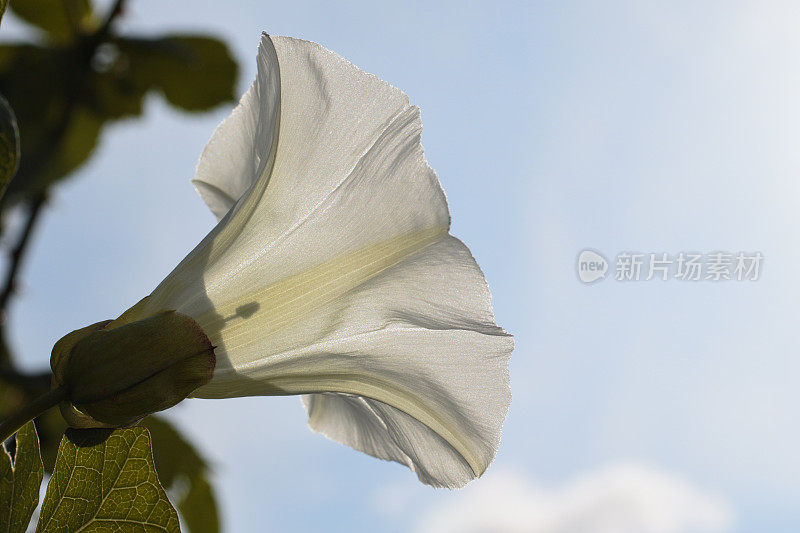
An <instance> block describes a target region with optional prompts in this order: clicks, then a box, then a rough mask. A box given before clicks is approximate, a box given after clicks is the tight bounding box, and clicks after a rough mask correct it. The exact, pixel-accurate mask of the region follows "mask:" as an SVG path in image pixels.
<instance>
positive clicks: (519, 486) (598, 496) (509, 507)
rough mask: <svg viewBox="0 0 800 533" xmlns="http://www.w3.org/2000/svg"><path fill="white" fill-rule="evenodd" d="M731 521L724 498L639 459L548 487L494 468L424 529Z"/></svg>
mask: <svg viewBox="0 0 800 533" xmlns="http://www.w3.org/2000/svg"><path fill="white" fill-rule="evenodd" d="M732 523H733V512H732V510H731V508H730V506H729V504H728V503H727V502H726V501H725V500H723V499H722V498H720V497H718V496H716V495H713V494H710V493H707V492H705V491H703V490H701V489H698V488H697V487H694V486H693V485H692V484H690V483H689V482H688V481H686V480H685V479H683V478H681V477H679V476H676V475H674V474H669V473H665V472H663V471H658V470H655V469H653V468H650V467H645V466H642V465H635V464H623V465H613V466H609V467H605V468H601V469H598V470H595V471H591V472H588V473H586V474H584V475H582V476H581V477H579V478H577V479H575V480H574V481H572V482H571V483H569V484H567V485H565V486H563V487H561V488H558V489H546V488H543V487H540V486H537V485H535V484H534V483H532V482H531V481H530V480H528V479H527V478H526V477H525V476H524V475H522V474H518V473H515V472H511V471H498V472H493V473H492V472H490V473H489V474H487V476H486V477H485V478H483V479H481V480H478V481H477V482H474V483H473V484H472V485H470V486H469V487H467V488H466V489H464V490H462V491H460V492H458V493H453V495H452V497H450V498H446V499H445V500H444V501H443V502H442V503H440V504H438V505H436V506H434V507H433V508H431V509H430V510H429V511H428V512H426V513H424V514H423V517H422V519H421V520H420V521H419V523H418V527H417V530H416V531H417V532H418V533H434V532H435V533H712V532H713V533H720V532H723V531H728V530H729V529H730V528H731V525H732Z"/></svg>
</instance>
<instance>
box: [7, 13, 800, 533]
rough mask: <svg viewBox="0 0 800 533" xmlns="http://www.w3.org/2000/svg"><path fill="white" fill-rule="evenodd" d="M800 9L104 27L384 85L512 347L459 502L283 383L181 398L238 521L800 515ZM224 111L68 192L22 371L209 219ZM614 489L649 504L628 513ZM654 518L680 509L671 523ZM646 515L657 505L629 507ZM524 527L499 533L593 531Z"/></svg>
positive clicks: (269, 526)
mask: <svg viewBox="0 0 800 533" xmlns="http://www.w3.org/2000/svg"><path fill="white" fill-rule="evenodd" d="M798 24H800V6H797V5H796V4H793V3H790V2H724V3H723V2H691V3H690V2H686V3H675V2H653V3H642V2H634V1H631V2H603V3H589V2H569V3H557V2H483V3H482V2H404V3H396V4H390V3H384V2H343V3H331V2H301V1H297V2H285V3H274V2H261V1H246V0H231V1H230V2H228V3H226V4H225V5H224V6H223V5H222V4H220V3H219V2H210V1H196V2H158V1H155V0H149V1H146V0H132V1H131V2H130V9H129V13H128V15H127V17H126V18H125V19H124V22H123V24H122V26H121V27H122V28H123V29H125V30H129V31H137V32H147V33H153V34H157V33H159V32H166V31H190V32H213V33H215V34H216V35H218V36H219V37H221V38H223V39H225V40H226V41H227V42H228V43H230V45H231V46H232V48H233V50H234V52H235V54H236V56H237V58H238V59H239V61H240V64H241V77H240V84H239V86H240V89H241V91H243V90H244V89H245V88H246V87H247V85H248V84H249V83H250V81H251V80H252V78H253V76H254V74H255V61H254V57H255V52H256V46H257V43H258V39H259V35H260V33H261V31H267V32H269V33H272V34H277V35H290V36H294V37H300V38H304V39H309V40H314V41H317V42H319V43H321V44H323V45H324V46H325V47H327V48H330V49H332V50H334V51H336V52H338V53H339V54H341V55H342V56H344V57H346V58H348V59H349V60H351V61H352V62H354V63H355V64H356V65H358V66H360V67H361V68H363V69H364V70H366V71H368V72H372V73H374V74H376V75H378V76H380V77H381V78H383V79H385V80H387V81H389V82H391V83H392V84H393V85H395V86H397V87H400V88H401V89H403V90H404V91H405V92H406V93H407V94H408V95H409V96H410V98H411V101H412V103H414V104H416V105H418V106H419V107H420V108H421V109H422V120H423V123H424V125H425V131H424V133H423V144H424V146H425V149H426V155H427V157H428V159H429V161H430V163H431V165H432V166H433V167H434V168H435V169H436V171H437V173H438V175H439V177H440V180H441V181H442V184H443V187H444V189H445V191H446V193H447V195H448V200H449V203H450V209H451V213H452V216H453V229H452V232H453V233H454V234H455V235H456V236H458V237H459V238H461V239H462V240H464V241H465V242H466V243H467V244H468V245H469V247H470V248H471V250H472V252H473V254H474V255H475V257H476V258H477V260H478V262H479V264H480V265H481V267H482V268H483V269H484V271H485V273H486V277H487V279H488V280H489V283H490V286H491V288H492V292H493V294H494V305H495V312H496V315H497V319H498V322H499V323H500V324H501V325H503V326H504V327H505V328H506V329H507V330H508V331H510V332H512V333H513V334H514V335H515V337H516V342H517V344H516V346H517V347H516V350H515V352H514V356H513V358H512V363H511V377H512V391H513V394H514V400H513V403H512V407H511V411H510V413H509V416H508V420H507V423H506V427H505V431H504V437H503V443H502V445H501V449H500V452H499V454H498V457H497V460H496V461H495V463H494V464H493V466H492V467H490V469H489V472H488V473H487V475H486V477H485V478H484V479H482V480H479V481H477V482H474V483H473V484H472V485H470V487H469V488H468V489H466V490H464V491H460V492H447V491H436V490H433V489H430V488H427V487H424V486H422V485H420V484H419V483H418V482H417V481H416V477H415V476H414V475H413V474H412V473H410V472H408V471H407V470H406V469H404V468H403V467H400V466H397V465H394V464H388V463H383V462H380V461H377V460H374V459H371V458H369V457H366V456H363V455H361V454H358V453H356V452H354V451H352V450H350V449H348V448H345V447H343V446H340V445H338V444H335V443H332V442H329V441H327V440H326V439H324V438H323V437H321V436H319V435H316V434H313V433H312V432H310V431H309V430H308V428H307V427H306V423H305V415H304V412H303V409H302V406H301V404H300V401H299V400H298V399H297V398H250V399H240V400H225V401H217V400H213V401H212V400H193V401H187V402H184V403H183V404H181V405H180V406H178V407H176V408H175V409H173V410H172V411H171V412H170V417H171V418H172V419H173V420H174V421H175V423H176V424H178V425H179V426H180V427H181V428H182V429H183V430H184V431H185V432H186V433H188V434H190V435H192V436H193V437H194V438H195V442H196V444H197V446H198V447H199V448H200V449H202V450H203V453H205V455H206V456H208V457H209V459H211V460H212V462H213V464H214V472H215V479H216V487H217V493H218V495H219V498H220V500H221V503H222V512H223V516H224V519H225V522H226V524H227V525H228V526H229V530H230V531H261V530H273V531H307V530H319V529H323V528H324V529H325V530H327V531H373V530H376V529H380V530H385V531H408V530H419V531H425V530H426V528H428V529H430V528H431V527H432V526H431V524H432V523H435V519H436V517H441V516H445V517H447V516H448V515H447V513H448V512H451V513H458V512H463V509H464V507H463V504H460V503H459V502H462V501H464V502H469V501H477V502H482V501H483V502H493V503H491V504H489V503H486V504H485V505H484V507H486V509H485V510H481V511H480V512H484V513H485V516H484V517H483V518H486V517H487V516H488V517H489V518H488V519H487V520H490V521H491V517H493V516H495V517H503V516H506V517H507V516H509V513H510V514H512V515H513V514H514V510H513V509H511V508H508V509H506V508H504V507H503V506H504V505H510V504H509V503H508V502H514V501H516V500H514V498H517V499H519V500H520V502H519V505H516V507H520V506H524V505H525V504H526V502H527V503H529V504H530V506H531V508H532V509H534V511H536V510H540V511H541V514H542V515H544V514H547V513H550V514H549V515H548V516H550V515H552V516H556V515H557V514H558V513H557V512H556V511H554V509H556V508H557V509H560V510H559V511H558V512H561V513H562V515H564V516H576V515H578V514H580V515H581V516H593V515H591V512H600V511H597V509H601V510H602V509H606V507H607V508H608V509H611V510H610V511H608V512H607V513H605V514H604V515H603V516H606V515H607V516H611V515H613V516H623V515H624V516H623V518H620V519H619V520H622V521H621V522H618V523H619V524H623V526H620V527H622V528H623V529H620V531H631V532H634V531H645V530H648V531H649V530H652V531H656V530H657V531H669V532H672V531H735V532H749V531H754V532H755V531H758V532H761V531H772V532H779V531H796V530H797V529H798V528H800V511H798V507H797V505H796V501H797V496H798V493H800V481H798V480H800V459H798V457H799V456H798V454H797V450H798V449H799V448H800V431H798V423H797V422H798V415H797V407H796V406H797V405H798V400H800V392H798V388H797V386H796V382H797V376H798V371H800V358H798V354H797V348H798V344H799V342H798V341H800V334H799V333H798V331H800V329H798V328H797V320H798V303H797V302H798V301H800V298H799V297H800V283H799V282H798V277H797V275H796V273H795V272H796V265H797V264H798V263H799V262H800V246H799V245H798V244H799V243H800V240H799V239H798V229H800V214H798V207H800V194H798V193H800V185H799V184H798V175H800V156H798V155H797V154H798V153H800V151H798V149H797V146H798V141H800V126H798V124H800V120H798V119H800V103H798V96H797V95H798V94H800V61H798V57H800V54H799V52H800V34H798V32H797V31H796V29H797V27H798ZM3 31H4V32H5V33H6V35H7V36H14V35H20V33H21V31H20V26H19V25H18V24H15V23H14V21H13V20H9V21H4V27H3ZM229 111H230V108H227V109H226V108H220V109H219V110H217V111H215V112H213V113H208V114H204V115H186V114H182V113H179V112H175V111H173V110H171V109H169V108H168V107H167V106H166V105H165V104H164V103H163V102H162V101H161V100H160V98H159V97H157V96H155V97H153V98H151V99H150V100H149V101H148V102H147V110H146V115H145V118H144V119H143V120H136V121H128V122H123V123H120V124H117V125H115V126H113V127H111V128H109V129H108V130H107V131H106V133H105V136H104V138H103V141H102V144H101V147H100V149H99V150H98V152H97V154H96V156H95V157H94V159H93V160H92V162H91V163H90V164H89V165H88V166H87V167H85V168H84V169H83V170H82V171H81V172H80V173H79V174H78V175H76V176H75V177H74V179H72V180H71V181H70V182H68V183H67V184H65V185H64V186H62V187H61V188H60V189H59V191H58V193H57V194H56V195H55V198H54V199H53V201H52V206H51V209H50V211H49V212H48V214H47V216H46V217H45V218H44V221H43V222H44V223H43V224H42V226H41V231H40V232H39V234H38V239H37V241H36V242H35V245H34V246H33V248H32V250H31V255H30V261H29V262H28V264H27V265H26V268H25V272H24V275H23V278H24V282H25V286H26V290H25V291H24V293H23V294H22V295H21V296H20V298H18V300H17V301H16V303H15V308H14V310H13V312H12V323H11V327H12V332H13V335H12V341H13V343H14V345H15V347H16V348H17V351H18V352H19V353H20V354H22V355H23V357H24V362H25V364H26V365H28V366H29V367H31V368H34V367H40V366H42V365H43V364H46V361H47V357H48V356H49V352H50V349H51V347H52V345H53V343H54V342H55V341H56V340H57V339H58V338H60V337H61V336H62V335H63V334H64V333H66V332H68V331H71V330H73V329H76V328H78V327H81V326H84V325H86V324H89V323H93V322H96V321H98V320H101V319H105V318H111V317H114V316H116V315H117V314H119V313H120V312H121V311H122V310H124V309H126V308H127V307H128V306H130V305H131V304H133V303H134V302H136V301H137V300H138V299H139V298H141V297H142V296H144V295H146V294H147V293H149V292H150V291H151V290H152V289H153V288H154V287H155V286H156V284H157V283H158V282H159V281H160V280H161V279H162V278H163V276H164V275H166V274H167V273H168V272H169V271H170V270H171V269H172V267H174V266H175V265H176V264H177V262H178V261H179V260H180V259H181V258H182V257H183V256H184V255H185V254H186V253H187V252H188V251H189V250H190V249H191V248H192V247H193V246H194V245H195V244H196V243H197V242H199V240H200V239H201V238H202V236H203V235H204V234H205V233H206V232H207V231H208V230H209V229H210V228H211V227H212V226H213V223H214V219H213V217H212V215H211V214H210V213H209V212H208V211H207V209H206V207H205V206H204V205H203V203H202V201H201V200H200V199H199V197H198V196H197V195H196V194H195V192H194V191H193V189H192V187H191V186H190V184H189V179H190V178H191V177H192V174H193V170H194V165H195V164H196V161H197V158H198V156H199V154H200V151H201V150H202V147H203V145H204V144H205V142H206V140H207V139H208V137H209V136H210V134H211V132H212V131H213V129H214V127H215V126H216V124H217V123H218V122H219V121H220V120H221V119H222V118H224V116H226V115H227V113H228V112H229ZM587 247H591V248H594V249H597V250H599V251H601V252H603V253H604V254H605V255H606V257H609V258H613V257H614V256H615V255H616V254H617V253H619V252H622V251H630V250H635V251H640V252H645V253H646V252H656V253H660V252H668V253H670V254H677V253H678V252H680V251H702V252H711V251H716V250H727V251H731V252H738V251H740V250H741V251H749V252H754V251H760V252H761V253H762V254H763V255H764V258H765V259H764V265H763V272H762V275H761V279H759V280H758V281H756V282H721V283H712V282H698V283H681V282H679V281H676V280H671V281H667V282H657V281H651V282H644V281H641V282H631V283H622V282H617V281H614V280H613V279H606V280H603V281H601V282H598V283H596V284H594V285H591V286H586V285H583V284H581V283H580V282H579V281H578V280H577V278H576V275H575V258H576V256H577V254H578V252H579V251H580V250H582V249H584V248H587ZM625 465H637V466H635V467H626V466H625ZM609 472H610V473H609ZM620 480H622V481H620ZM587 487H589V488H587ZM614 487H617V488H614ZM619 487H622V488H619ZM626 490H627V491H629V492H632V493H636V494H637V495H641V494H649V495H651V499H650V500H647V501H646V502H645V503H642V504H641V506H640V507H636V506H635V505H634V507H633V511H631V510H630V509H628V508H627V507H625V506H622V507H623V508H620V505H619V501H620V500H624V501H628V500H626V494H628V493H626V492H625V491H626ZM503 491H507V492H508V493H509V494H511V495H512V496H513V497H512V498H503V497H498V495H501V496H502V495H503V494H504V492H503ZM615 491H618V492H619V497H618V498H616V499H615V498H610V497H609V494H611V495H615V494H617V492H615ZM474 494H477V495H478V496H480V497H478V496H473V495H474ZM575 494H579V496H575ZM687 494H688V495H690V496H691V497H688V496H687ZM484 496H485V497H484ZM637 497H638V496H637ZM469 498H472V500H470V499H469ZM526 498H528V499H526ZM593 498H594V499H593ZM642 498H644V499H645V500H646V499H647V498H645V497H644V496H642ZM587 501H588V502H590V503H591V502H595V503H593V504H591V505H589V504H586V503H585V502H587ZM643 501H644V500H643ZM575 502H579V503H575ZM580 502H584V503H583V504H581V503H580ZM615 502H616V503H615ZM653 502H656V504H657V505H656V504H654V503H653ZM665 502H666V503H665ZM459 505H461V507H459ZM475 505H477V506H479V507H480V505H479V504H475ZM475 505H472V507H473V508H474V507H475ZM581 505H583V507H581ZM659 505H660V507H659ZM669 505H672V506H673V507H669ZM570 506H572V507H570ZM603 506H606V507H603ZM615 506H616V507H615ZM664 506H666V507H664ZM664 508H666V509H667V510H668V511H669V512H665V513H662V514H665V515H671V516H678V515H680V516H686V517H688V518H686V520H684V521H683V522H681V521H677V522H675V521H673V522H670V523H669V524H666V525H664V524H665V523H664V522H663V520H662V518H663V517H662V518H659V517H660V516H661V515H659V511H658V509H661V510H662V511H663V509H664ZM565 509H566V510H565ZM587 509H590V510H592V509H593V511H588V510H587ZM626 509H627V511H626ZM642 509H645V510H646V513H649V514H648V515H647V516H651V518H652V519H651V521H650V522H647V521H644V522H642V521H639V522H636V520H634V519H632V518H630V517H628V518H625V516H627V515H625V512H628V511H630V513H633V514H635V512H636V511H637V510H642ZM654 509H655V510H654ZM642 512H645V511H642ZM493 513H494V514H493ZM630 513H629V514H630ZM601 514H602V513H601ZM534 515H535V513H534ZM452 516H456V515H455V514H453V515H452ZM514 516H515V517H516V515H514ZM558 516H561V515H558ZM709 517H710V518H709ZM517 518H518V522H515V523H514V524H512V525H510V526H508V531H511V530H513V531H518V530H520V531H537V532H538V531H548V532H556V531H559V532H560V531H592V529H591V528H590V529H580V528H579V527H577V526H576V527H575V528H573V529H569V527H571V526H569V527H568V526H566V525H564V524H565V523H566V522H564V521H563V520H562V521H561V522H559V521H558V520H556V519H553V520H552V521H551V522H548V523H545V525H541V524H540V523H539V522H536V523H535V524H534V522H535V521H536V520H538V518H537V517H536V516H533V517H532V516H529V515H524V516H520V517H517ZM517 518H515V520H516V519H517ZM476 520H478V519H477V518H476ZM498 520H499V519H498ZM626 520H627V521H626ZM659 520H662V521H661V522H659ZM664 520H666V519H664ZM476 523H477V522H476ZM616 523H617V522H615V524H616ZM537 524H538V525H537ZM548 524H549V525H548ZM643 524H644V525H643ZM498 527H499V526H498ZM512 527H517V528H518V529H512ZM657 527H662V529H655V528H657ZM536 528H539V529H536ZM647 528H650V529H647ZM669 528H671V529H669ZM692 528H694V529H692Z"/></svg>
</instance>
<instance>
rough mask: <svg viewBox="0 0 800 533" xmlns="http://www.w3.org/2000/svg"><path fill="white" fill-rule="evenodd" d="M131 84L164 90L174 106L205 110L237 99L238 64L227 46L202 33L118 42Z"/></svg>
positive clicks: (121, 40) (129, 39)
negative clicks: (201, 34)
mask: <svg viewBox="0 0 800 533" xmlns="http://www.w3.org/2000/svg"><path fill="white" fill-rule="evenodd" d="M115 44H116V45H117V47H118V50H119V53H120V57H122V58H124V59H125V61H126V63H127V65H128V72H129V79H130V83H131V84H138V85H139V86H142V87H147V88H152V89H156V90H159V91H161V93H162V94H163V95H164V98H166V99H167V101H168V102H169V103H170V104H172V105H173V106H175V107H179V108H181V109H185V110H187V111H203V110H206V109H210V108H212V107H214V106H216V105H219V104H221V103H223V102H231V101H233V100H234V99H235V90H236V76H237V72H238V67H237V64H236V62H235V61H234V60H233V58H232V57H231V53H230V51H229V50H228V47H227V46H225V44H224V43H222V42H221V41H219V40H217V39H213V38H210V37H201V36H190V35H182V36H169V37H163V38H160V39H132V38H120V39H117V40H116V41H115Z"/></svg>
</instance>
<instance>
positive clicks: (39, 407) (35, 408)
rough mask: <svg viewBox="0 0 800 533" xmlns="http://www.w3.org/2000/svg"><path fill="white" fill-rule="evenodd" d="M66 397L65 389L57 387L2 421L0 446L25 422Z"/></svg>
mask: <svg viewBox="0 0 800 533" xmlns="http://www.w3.org/2000/svg"><path fill="white" fill-rule="evenodd" d="M66 397H67V389H65V388H64V387H58V388H56V389H53V390H51V391H48V392H46V393H44V394H42V395H41V396H39V397H38V398H36V399H35V400H33V401H32V402H31V403H29V404H28V405H26V406H25V407H23V408H22V409H20V410H19V411H17V412H16V413H14V414H13V415H11V416H10V417H8V418H6V419H5V420H3V422H2V423H0V444H2V443H4V442H5V441H6V440H8V438H9V437H10V436H11V435H13V434H14V433H16V432H17V430H18V429H19V428H21V427H22V426H23V425H25V423H26V422H28V421H29V420H33V419H34V418H36V417H37V416H39V415H40V414H42V413H44V412H45V411H47V410H48V409H50V408H51V407H53V406H55V405H57V404H58V403H59V402H60V401H61V400H63V399H65V398H66Z"/></svg>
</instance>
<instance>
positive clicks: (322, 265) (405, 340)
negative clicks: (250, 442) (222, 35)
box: [105, 34, 513, 487]
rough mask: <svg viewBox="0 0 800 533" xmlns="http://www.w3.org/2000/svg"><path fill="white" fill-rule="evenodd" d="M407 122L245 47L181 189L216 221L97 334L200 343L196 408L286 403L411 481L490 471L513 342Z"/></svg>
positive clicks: (292, 51)
mask: <svg viewBox="0 0 800 533" xmlns="http://www.w3.org/2000/svg"><path fill="white" fill-rule="evenodd" d="M421 130H422V125H421V122H420V115H419V109H418V108H417V107H414V106H411V105H409V102H408V98H407V97H406V95H405V94H403V93H402V92H401V91H400V90H398V89H396V88H394V87H392V86H391V85H389V84H388V83H386V82H384V81H382V80H380V79H378V78H377V77H375V76H373V75H370V74H367V73H365V72H363V71H361V70H359V69H358V68H357V67H355V66H354V65H352V64H351V63H349V62H348V61H346V60H345V59H343V58H341V57H340V56H338V55H336V54H334V53H333V52H330V51H328V50H326V49H324V48H322V47H321V46H319V45H317V44H315V43H311V42H306V41H300V40H295V39H291V38H287V37H269V36H267V35H266V34H265V35H264V36H263V37H262V39H261V44H260V47H259V53H258V76H257V78H256V80H255V82H254V83H253V85H252V86H251V87H250V89H249V90H248V91H247V92H246V94H245V95H244V96H243V97H242V99H241V101H240V103H239V105H238V106H237V107H236V108H235V109H234V111H233V113H232V114H231V116H230V117H228V118H227V119H226V120H225V121H224V122H223V123H222V124H221V125H220V126H219V127H218V128H217V130H216V131H215V132H214V134H213V136H212V137H211V140H210V141H209V143H208V145H207V146H206V147H205V150H204V151H203V154H202V156H201V158H200V162H199V164H198V167H197V172H196V177H195V179H194V184H195V186H196V187H197V189H198V191H199V192H200V195H201V196H202V198H203V199H204V200H205V202H206V203H207V204H208V205H209V207H210V208H211V210H212V211H213V212H214V214H215V215H216V216H217V217H218V218H219V219H220V221H219V224H218V225H217V226H216V227H215V228H214V229H213V230H212V231H211V232H210V233H209V234H208V236H206V238H205V239H204V240H203V241H202V242H201V243H200V244H199V245H198V246H197V247H196V248H195V249H194V250H193V251H192V252H191V253H190V254H189V255H188V256H187V257H186V258H185V259H184V260H183V261H182V262H181V263H180V264H179V265H178V266H177V267H176V268H175V270H174V271H173V272H172V273H170V274H169V275H168V276H167V278H166V279H165V280H164V281H163V282H162V283H161V284H160V285H159V286H158V287H157V288H156V289H155V290H154V291H153V292H152V294H150V295H149V296H148V297H146V298H144V299H143V300H142V301H140V302H139V303H138V304H136V305H135V306H134V307H132V308H131V309H129V310H128V311H126V312H125V313H124V314H123V315H122V316H120V317H119V318H118V319H117V320H115V321H113V322H111V323H110V324H108V325H106V326H105V328H120V327H124V325H125V324H134V323H137V322H139V321H142V320H147V319H149V318H150V317H153V316H156V315H159V314H160V313H163V312H164V311H168V310H175V311H177V312H178V313H180V314H181V315H185V316H188V317H191V318H192V319H193V320H195V321H196V322H197V324H199V326H200V327H201V328H202V330H203V331H204V332H205V334H206V335H207V336H208V338H209V339H210V341H211V343H212V344H213V345H214V346H215V347H216V350H215V351H216V369H215V371H214V375H213V378H212V379H211V380H210V381H209V382H208V383H207V384H205V385H202V386H201V387H200V388H198V389H197V390H195V391H194V393H193V396H195V397H201V398H229V397H236V396H251V395H286V394H299V395H303V402H304V404H305V406H306V409H307V411H308V416H309V423H310V425H311V427H312V428H313V429H314V430H316V431H319V432H321V433H323V434H325V435H327V436H328V437H330V438H331V439H334V440H336V441H339V442H341V443H344V444H346V445H349V446H352V447H353V448H355V449H357V450H360V451H362V452H365V453H368V454H370V455H373V456H375V457H379V458H381V459H386V460H392V461H397V462H399V463H402V464H405V465H408V466H409V467H410V468H411V469H413V470H414V471H415V472H416V473H417V475H418V476H419V478H420V479H421V480H422V481H423V482H425V483H428V484H431V485H435V486H445V487H459V486H462V485H464V484H465V483H467V482H468V481H469V480H471V479H473V478H475V477H477V476H480V475H481V474H482V473H483V471H484V470H485V469H486V468H487V466H488V465H489V463H490V462H491V460H492V459H493V457H494V455H495V453H496V450H497V447H498V444H499V440H500V431H501V428H502V424H503V420H504V418H505V414H506V411H507V409H508V406H509V402H510V389H509V377H508V358H509V356H510V353H511V351H512V349H513V341H512V338H511V337H510V336H509V335H508V334H506V333H505V332H504V331H503V330H502V329H501V328H500V327H498V326H497V325H496V324H495V323H494V317H493V314H492V310H491V295H490V293H489V290H488V287H487V285H486V281H485V279H484V277H483V274H482V273H481V270H480V269H479V267H478V265H477V264H476V262H475V260H474V259H473V257H472V255H471V254H470V252H469V250H468V249H467V247H466V246H465V245H464V244H462V243H461V242H460V241H459V240H457V239H456V238H454V237H453V236H451V235H450V234H449V233H448V230H449V226H450V216H449V213H448V209H447V202H446V200H445V196H444V193H443V191H442V189H441V187H440V185H439V181H438V179H437V177H436V174H435V173H434V171H433V170H432V169H431V168H430V166H429V165H428V163H427V161H426V160H425V157H424V154H423V150H422V146H421V144H420V134H421Z"/></svg>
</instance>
